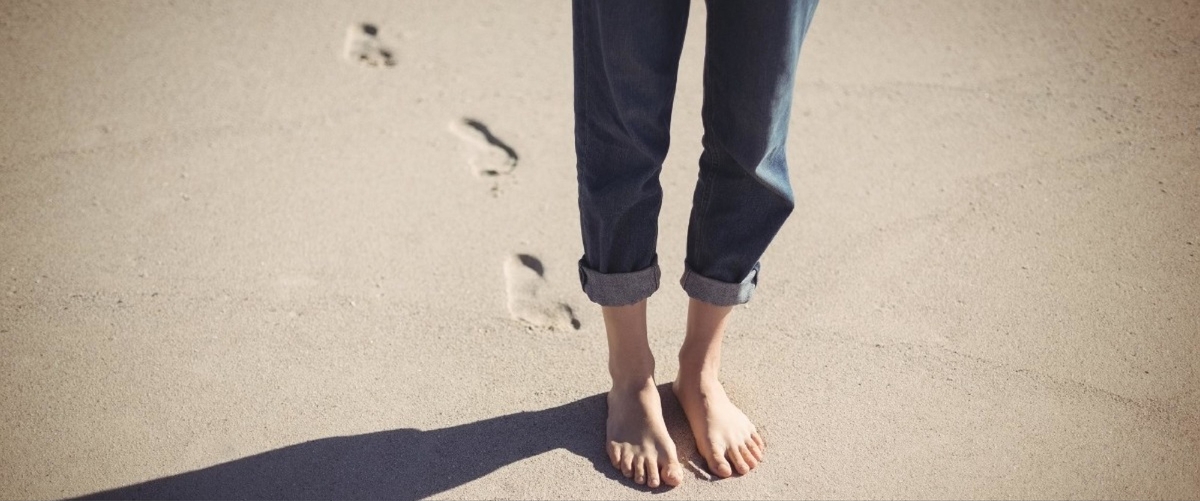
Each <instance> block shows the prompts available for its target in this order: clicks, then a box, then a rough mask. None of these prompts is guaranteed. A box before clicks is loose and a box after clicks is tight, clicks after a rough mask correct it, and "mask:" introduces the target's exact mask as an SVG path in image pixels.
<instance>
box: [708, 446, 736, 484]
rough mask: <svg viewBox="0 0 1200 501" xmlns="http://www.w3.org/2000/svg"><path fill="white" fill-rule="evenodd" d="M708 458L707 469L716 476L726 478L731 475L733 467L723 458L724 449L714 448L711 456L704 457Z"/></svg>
mask: <svg viewBox="0 0 1200 501" xmlns="http://www.w3.org/2000/svg"><path fill="white" fill-rule="evenodd" d="M705 459H707V460H708V469H709V470H711V471H712V472H713V473H715V474H716V475H717V476H718V477H721V478H728V477H729V476H731V475H733V468H730V467H729V462H728V461H726V460H725V451H723V450H720V449H718V450H715V451H713V453H712V457H708V458H705Z"/></svg>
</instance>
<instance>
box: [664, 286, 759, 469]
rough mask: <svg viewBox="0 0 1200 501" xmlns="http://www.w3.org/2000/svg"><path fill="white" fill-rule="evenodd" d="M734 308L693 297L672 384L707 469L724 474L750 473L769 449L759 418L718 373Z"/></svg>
mask: <svg viewBox="0 0 1200 501" xmlns="http://www.w3.org/2000/svg"><path fill="white" fill-rule="evenodd" d="M731 311H732V308H731V307H728V306H714V305H711V304H708V303H705V302H702V301H698V300H695V299H693V300H691V303H690V304H689V306H688V331H687V337H686V338H685V339H684V341H683V347H682V348H680V350H679V376H678V377H677V378H675V383H674V384H672V385H671V388H672V389H673V390H674V391H675V397H676V398H678V399H679V405H680V406H681V407H683V413H684V414H686V415H687V418H688V424H689V425H691V428H692V434H693V435H695V437H696V448H697V449H699V450H700V454H701V455H702V456H704V459H705V460H706V461H707V462H708V469H709V470H711V471H712V472H713V473H714V474H716V475H717V476H718V477H722V478H725V477H729V476H731V475H733V472H734V471H737V472H738V473H739V474H742V475H745V474H746V473H749V472H750V470H753V469H754V468H755V467H757V466H758V463H760V462H761V461H762V459H763V451H764V450H765V449H766V443H765V442H763V439H762V437H761V436H760V435H759V434H758V430H757V429H756V428H755V427H754V423H751V422H750V419H749V418H747V417H746V415H745V414H743V413H742V411H741V409H738V408H737V406H735V405H733V402H730V401H729V396H728V395H726V394H725V388H724V387H722V386H721V382H720V381H718V379H717V373H718V372H719V370H720V365H721V340H722V338H723V337H724V333H725V323H726V321H727V320H728V317H729V313H730V312H731ZM731 465H732V466H731Z"/></svg>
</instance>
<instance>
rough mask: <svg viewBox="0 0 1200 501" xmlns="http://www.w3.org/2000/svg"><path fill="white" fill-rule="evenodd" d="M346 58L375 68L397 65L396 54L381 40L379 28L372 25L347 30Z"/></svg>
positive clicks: (354, 26)
mask: <svg viewBox="0 0 1200 501" xmlns="http://www.w3.org/2000/svg"><path fill="white" fill-rule="evenodd" d="M345 57H346V59H349V60H351V61H357V62H359V63H362V64H364V65H366V66H370V67H374V68H389V67H392V66H395V65H396V52H395V51H393V50H392V49H391V48H390V47H388V45H387V44H385V43H383V41H381V40H380V39H379V27H378V26H375V25H374V24H371V23H362V24H353V25H350V27H349V28H347V29H346V47H345Z"/></svg>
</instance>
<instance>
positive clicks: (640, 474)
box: [633, 458, 646, 485]
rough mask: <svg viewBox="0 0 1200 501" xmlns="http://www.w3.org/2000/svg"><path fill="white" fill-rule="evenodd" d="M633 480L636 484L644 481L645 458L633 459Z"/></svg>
mask: <svg viewBox="0 0 1200 501" xmlns="http://www.w3.org/2000/svg"><path fill="white" fill-rule="evenodd" d="M633 481H634V482H636V483H637V484H638V485H641V484H644V483H646V460H645V459H643V458H637V459H635V460H633Z"/></svg>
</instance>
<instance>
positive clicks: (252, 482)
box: [78, 385, 686, 499]
mask: <svg viewBox="0 0 1200 501" xmlns="http://www.w3.org/2000/svg"><path fill="white" fill-rule="evenodd" d="M659 394H660V395H663V399H664V402H663V408H664V410H666V409H676V408H678V404H677V403H675V400H674V395H672V394H671V388H670V385H661V386H659ZM606 412H607V403H606V400H605V394H603V393H601V394H598V395H593V396H590V397H587V398H584V399H582V400H577V401H575V402H571V403H569V404H566V405H562V406H559V407H554V408H550V409H545V410H541V411H535V412H521V413H517V414H509V415H507V416H500V417H495V418H492V419H487V420H483V421H477V422H474V423H469V424H464V425H459V426H452V427H449V428H441V429H437V430H429V431H420V430H414V429H410V428H403V429H398V430H392V431H381V432H376V433H367V434H363V435H354V436H347V437H332V438H323V439H319V440H313V441H311V442H305V443H302V444H296V445H291V446H288V447H283V448H280V449H275V450H273V451H268V452H264V453H261V454H255V455H253V456H247V457H244V458H241V459H236V460H233V461H230V462H227V463H222V464H218V465H215V466H210V467H208V468H204V469H201V470H196V471H190V472H186V473H180V474H178V475H172V476H169V477H163V478H159V479H155V480H150V481H148V482H143V483H140V484H133V485H129V486H125V487H119V488H116V489H112V490H107V491H101V492H96V493H92V494H88V495H85V496H83V497H80V498H78V499H420V498H424V497H428V496H432V495H434V494H437V493H439V492H442V491H445V490H448V489H452V488H454V487H457V486H459V485H462V484H465V483H467V482H470V481H472V480H475V479H478V478H480V477H483V476H485V475H487V474H489V473H491V472H493V471H495V470H497V469H499V468H501V467H503V466H506V465H509V464H512V463H514V462H517V461H520V460H522V459H525V458H529V457H533V456H536V455H538V454H542V453H544V452H548V451H551V450H554V449H566V450H568V451H571V452H573V453H575V454H578V455H580V456H582V457H584V458H587V459H588V460H590V461H591V462H592V464H593V466H594V467H595V468H596V470H597V471H599V472H600V473H601V474H603V475H605V476H607V477H609V478H611V479H613V480H617V481H620V482H623V483H626V484H627V485H629V486H631V487H638V488H641V487H640V486H637V485H635V484H633V483H632V482H629V481H628V480H626V479H625V478H624V477H622V476H620V474H618V473H617V472H616V471H615V470H614V468H613V467H612V465H611V464H610V463H609V461H608V457H607V456H606V455H605V452H604V447H603V443H604V416H605V413H606ZM667 414H668V415H667V416H665V417H666V418H667V419H668V426H670V427H672V428H675V426H672V425H679V424H681V423H679V422H678V421H679V420H681V419H682V415H681V413H675V412H671V411H667ZM672 421H674V423H673V422H672ZM684 426H686V424H684ZM673 434H674V433H673Z"/></svg>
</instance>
